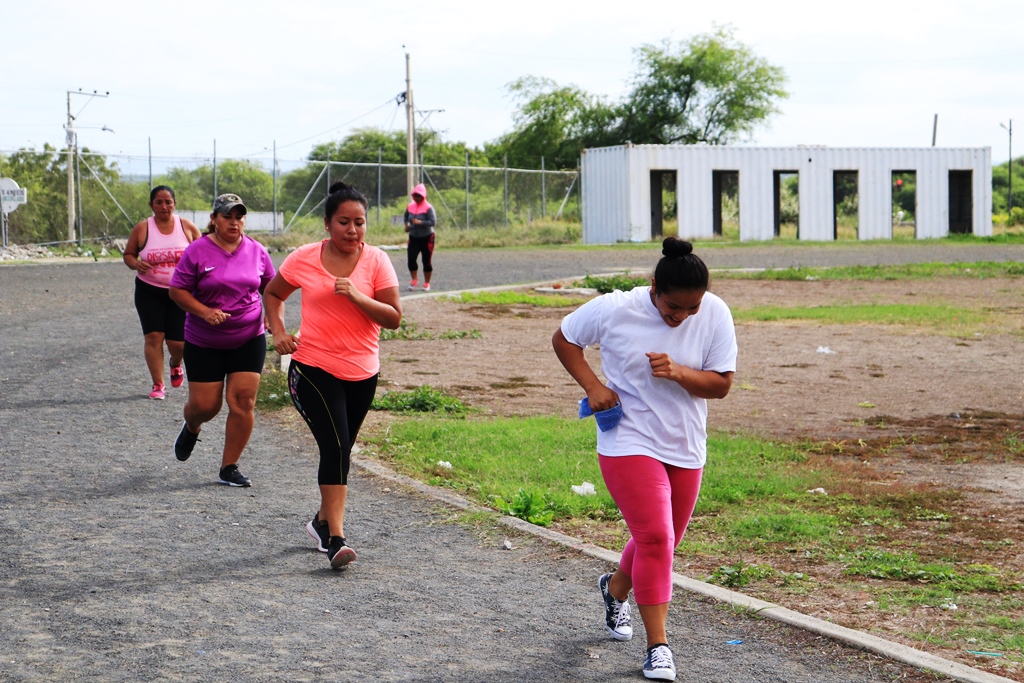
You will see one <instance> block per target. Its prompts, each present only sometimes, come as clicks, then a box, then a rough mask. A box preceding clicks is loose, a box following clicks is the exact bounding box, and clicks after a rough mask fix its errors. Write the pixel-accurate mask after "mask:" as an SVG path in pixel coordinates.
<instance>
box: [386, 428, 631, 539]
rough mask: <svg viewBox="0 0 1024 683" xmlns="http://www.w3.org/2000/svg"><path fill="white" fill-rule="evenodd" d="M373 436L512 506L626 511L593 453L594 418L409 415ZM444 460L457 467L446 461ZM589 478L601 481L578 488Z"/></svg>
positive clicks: (464, 487)
mask: <svg viewBox="0 0 1024 683" xmlns="http://www.w3.org/2000/svg"><path fill="white" fill-rule="evenodd" d="M367 438H368V439H369V440H370V443H372V444H373V445H375V446H376V447H377V449H378V450H379V452H380V454H381V455H382V456H383V457H384V458H386V459H387V460H389V461H390V462H391V463H392V464H393V466H394V467H396V468H397V469H398V470H400V471H402V472H404V473H406V474H409V475H410V476H414V477H417V478H419V479H422V480H424V481H427V482H428V483H431V484H434V485H441V486H446V487H450V488H453V489H457V490H459V491H461V492H463V493H464V494H466V495H467V496H468V497H470V498H472V499H474V500H476V501H477V502H478V503H481V504H483V505H488V506H490V507H492V508H495V509H498V510H501V511H503V512H506V514H514V515H516V516H523V518H524V519H526V518H528V516H529V515H530V514H533V515H545V516H546V515H547V514H548V513H550V515H551V519H553V520H557V519H563V520H564V519H570V518H574V517H575V518H580V517H582V518H590V519H612V520H616V519H619V518H620V516H619V512H618V508H617V507H616V506H615V503H614V502H613V501H612V498H611V496H610V495H609V494H608V491H607V489H606V488H605V487H604V484H603V480H602V478H601V471H600V468H599V467H598V464H597V456H596V455H594V452H595V448H596V446H597V441H596V436H595V434H594V425H593V423H592V422H585V421H581V420H572V421H567V420H563V419H560V418H551V417H527V418H517V419H487V420H458V421H456V420H436V419H408V420H401V421H398V422H396V423H394V424H392V425H391V426H390V427H389V430H388V433H387V434H386V435H385V436H380V435H376V436H368V437H367ZM438 461H446V462H450V463H451V464H452V468H451V469H450V470H448V469H446V468H439V467H438V465H437V463H438ZM584 481H587V482H590V483H592V484H593V485H594V487H595V490H596V493H595V495H591V496H581V495H578V494H576V493H574V492H573V490H572V487H573V486H574V485H575V486H579V485H581V484H582V483H583V482H584Z"/></svg>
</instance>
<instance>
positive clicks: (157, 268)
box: [123, 185, 199, 399]
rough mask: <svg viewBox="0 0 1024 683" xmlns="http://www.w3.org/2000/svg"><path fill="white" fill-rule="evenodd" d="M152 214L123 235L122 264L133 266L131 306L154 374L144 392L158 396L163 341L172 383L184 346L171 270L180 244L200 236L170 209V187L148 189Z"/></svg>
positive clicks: (178, 377)
mask: <svg viewBox="0 0 1024 683" xmlns="http://www.w3.org/2000/svg"><path fill="white" fill-rule="evenodd" d="M149 207H150V208H151V209H152V210H153V215H152V216H150V217H149V218H147V219H146V220H144V221H141V222H139V224H138V225H136V226H135V227H134V228H132V233H131V235H129V236H128V244H127V246H126V247H125V249H124V257H123V258H124V263H125V265H126V266H128V267H129V268H131V269H132V270H134V271H135V272H136V273H137V275H136V277H135V309H136V310H137V311H138V313H139V321H140V322H141V323H142V334H143V335H144V338H145V355H146V365H147V366H148V367H149V374H150V375H151V377H152V379H153V390H152V391H151V392H150V394H149V397H150V398H154V399H163V398H164V396H165V392H166V386H165V385H164V345H165V344H166V345H167V352H168V353H169V354H170V356H171V386H172V387H180V386H181V385H182V383H183V382H184V381H185V372H184V370H183V369H182V367H181V358H182V353H183V351H184V349H185V311H183V310H182V309H181V308H179V307H178V305H177V304H175V303H174V302H173V301H171V299H170V297H169V296H168V293H167V292H168V287H169V286H170V281H171V274H172V273H173V272H174V267H175V266H176V265H178V260H179V259H180V258H181V254H182V252H184V251H185V247H187V246H188V245H189V243H190V242H192V240H195V239H198V238H199V228H197V227H196V226H195V224H194V223H192V221H190V220H187V219H184V218H181V217H180V216H178V215H177V214H176V213H174V190H172V189H171V188H169V187H167V186H166V185H158V186H157V187H154V188H153V190H152V191H151V192H150V193H149Z"/></svg>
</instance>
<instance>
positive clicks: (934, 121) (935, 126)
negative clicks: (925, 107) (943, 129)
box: [932, 114, 939, 147]
mask: <svg viewBox="0 0 1024 683" xmlns="http://www.w3.org/2000/svg"><path fill="white" fill-rule="evenodd" d="M938 134H939V115H938V114H936V115H935V118H934V119H932V147H934V146H935V138H936V137H937V136H938Z"/></svg>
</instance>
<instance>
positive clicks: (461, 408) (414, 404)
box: [370, 384, 466, 415]
mask: <svg viewBox="0 0 1024 683" xmlns="http://www.w3.org/2000/svg"><path fill="white" fill-rule="evenodd" d="M370 409H371V410H389V411H391V412H396V413H445V414H448V415H461V414H463V413H465V412H466V405H465V404H464V403H463V402H462V401H460V400H459V399H457V398H455V397H454V396H449V395H447V394H445V393H444V392H442V391H439V390H438V389H435V388H433V387H431V386H428V385H426V384H425V385H423V386H420V387H416V388H415V389H413V390H412V391H385V392H384V393H383V394H382V395H380V396H378V397H376V398H375V399H373V404H372V405H371V406H370Z"/></svg>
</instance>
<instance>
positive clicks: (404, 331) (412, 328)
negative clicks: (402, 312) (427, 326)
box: [380, 318, 482, 341]
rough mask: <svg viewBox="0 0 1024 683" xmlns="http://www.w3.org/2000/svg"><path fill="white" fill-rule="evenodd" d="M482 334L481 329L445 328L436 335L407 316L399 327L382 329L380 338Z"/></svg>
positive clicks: (478, 336)
mask: <svg viewBox="0 0 1024 683" xmlns="http://www.w3.org/2000/svg"><path fill="white" fill-rule="evenodd" d="M481 336H482V335H481V334H480V330H477V329H473V330H445V331H444V332H442V333H441V334H439V335H437V336H436V337H435V336H434V335H433V334H431V333H430V332H427V331H426V330H421V329H420V328H419V327H418V326H417V325H416V323H415V322H413V321H412V320H409V319H407V318H402V322H400V323H399V324H398V329H395V330H389V329H386V328H383V327H382V328H381V329H380V340H381V341H391V340H392V339H401V340H403V341H420V340H424V339H480V337H481Z"/></svg>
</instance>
